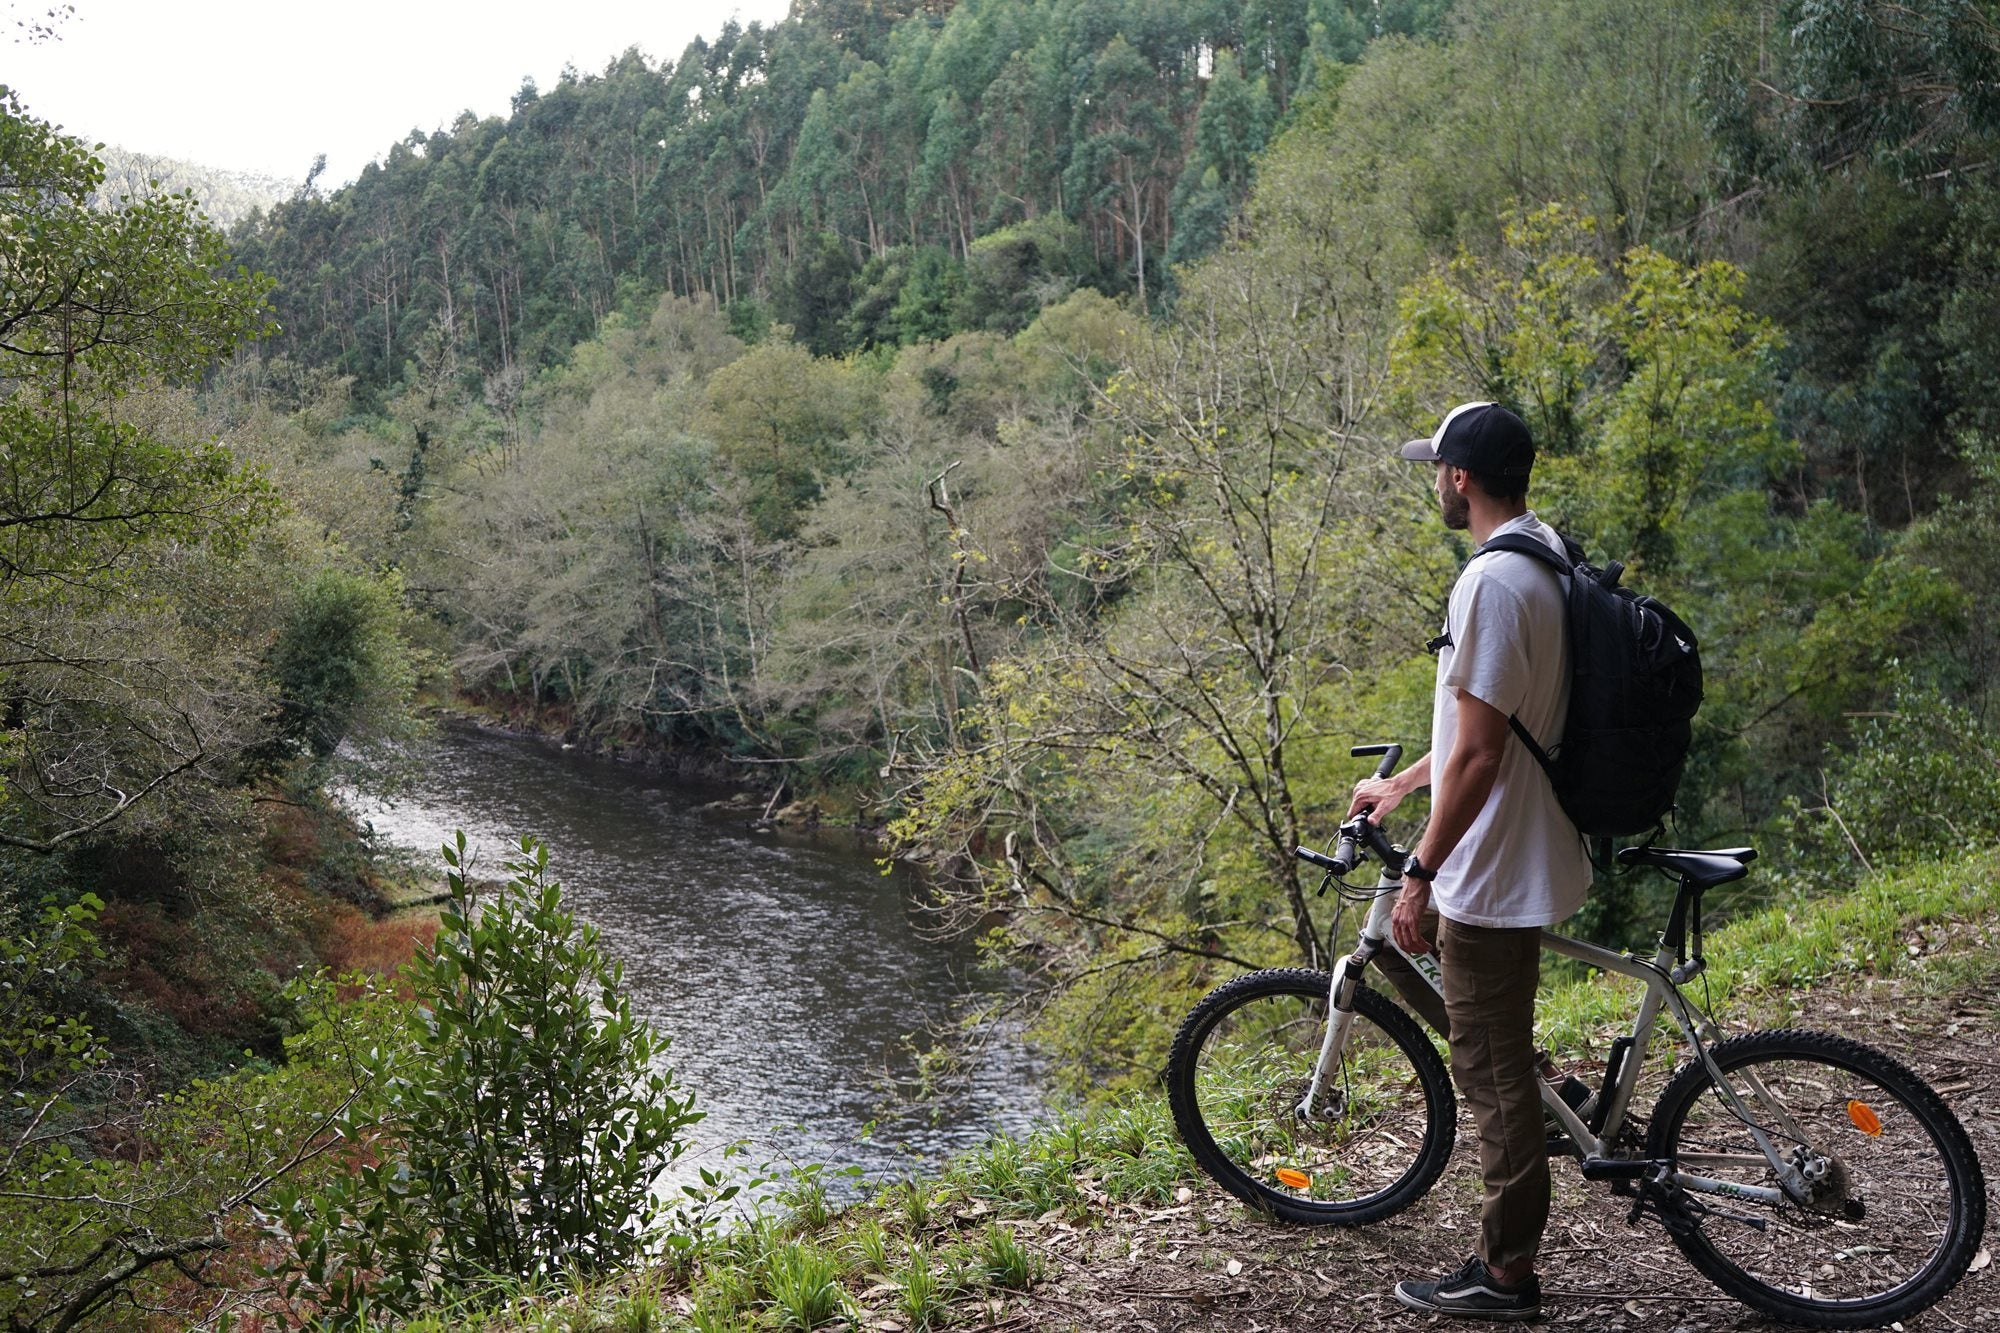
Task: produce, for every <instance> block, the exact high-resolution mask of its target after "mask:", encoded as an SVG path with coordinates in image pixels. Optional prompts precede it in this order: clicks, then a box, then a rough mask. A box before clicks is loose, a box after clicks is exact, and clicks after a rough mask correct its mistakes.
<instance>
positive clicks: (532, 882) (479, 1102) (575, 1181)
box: [281, 834, 700, 1327]
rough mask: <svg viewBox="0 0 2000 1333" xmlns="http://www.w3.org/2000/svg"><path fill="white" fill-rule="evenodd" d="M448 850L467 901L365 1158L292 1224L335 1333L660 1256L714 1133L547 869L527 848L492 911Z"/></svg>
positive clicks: (543, 855) (387, 1079) (414, 972)
mask: <svg viewBox="0 0 2000 1333" xmlns="http://www.w3.org/2000/svg"><path fill="white" fill-rule="evenodd" d="M464 847H465V840H464V836H463V835H462V834H461V835H460V837H459V839H458V845H457V848H456V850H454V849H452V848H449V847H448V848H446V849H445V859H446V861H447V863H448V864H449V865H450V867H451V873H450V875H449V883H450V889H451V903H450V906H449V907H448V908H447V909H446V911H445V913H444V916H443V921H442V926H441V929H440V930H439V933H438V937H437V942H436V944H435V945H434V946H433V947H432V948H431V950H430V951H429V952H428V953H426V954H424V955H422V956H421V957H420V958H419V959H418V960H417V961H416V962H415V963H414V964H412V966H411V968H410V970H409V972H408V974H407V976H408V981H409V984H410V986H411V988H412V989H413V991H414V997H415V1000H416V1007H415V1021H413V1022H412V1023H411V1024H410V1025H409V1026H408V1029H407V1031H406V1033H405V1034H404V1039H403V1041H402V1042H401V1043H400V1044H397V1043H384V1044H382V1045H381V1046H378V1047H377V1048H375V1049H374V1050H371V1051H369V1052H368V1053H366V1054H365V1055H364V1056H363V1058H362V1074H363V1079H362V1082H363V1086H365V1087H368V1088H370V1089H371V1090H372V1101H371V1105H370V1106H368V1107H367V1108H366V1109H365V1111H364V1112H362V1113H358V1114H355V1115H352V1116H350V1117H349V1120H348V1123H347V1124H346V1125H345V1126H344V1129H345V1131H346V1132H347V1134H348V1135H349V1136H350V1137H351V1138H353V1139H355V1140H356V1141H357V1142H358V1143H362V1144H365V1145H367V1147H368V1149H369V1154H370V1156H372V1157H373V1158H374V1159H375V1160H372V1161H363V1162H362V1163H361V1164H360V1165H359V1167H358V1169H357V1170H356V1171H354V1172H353V1173H352V1174H350V1175H346V1176H343V1177H341V1178H339V1179H338V1180H336V1181H334V1182H333V1183H332V1184H331V1185H329V1186H328V1187H326V1188H325V1189H323V1190H321V1191H320V1192H318V1193H317V1194H316V1195H303V1194H296V1193H295V1194H292V1195H290V1196H288V1197H287V1198H286V1199H285V1200H284V1201H283V1202H282V1205H281V1215H282V1217H283V1219H284V1221H285V1223H286V1224H287V1226H288V1228H289V1230H290V1233H291V1234H292V1236H293V1237H294V1239H295V1244H296V1249H297V1255H296V1260H295V1263H294V1264H293V1267H292V1284H291V1285H292V1289H293V1290H295V1291H305V1292H307V1293H309V1294H311V1295H314V1296H316V1297H317V1298H318V1299H320V1300H322V1301H323V1302H324V1303H325V1305H326V1307H327V1309H328V1311H329V1313H330V1315H331V1322H332V1323H333V1324H334V1325H335V1326H336V1327H342V1326H345V1327H353V1326H355V1324H356V1321H357V1320H359V1319H360V1318H362V1317H363V1311H364V1310H368V1309H373V1310H375V1311H378V1312H397V1313H413V1312H415V1311H416V1310H417V1309H418V1308H419V1307H421V1306H422V1305H423V1304H424V1303H425V1302H427V1301H428V1300H431V1299H433V1298H435V1297H438V1296H441V1295H443V1294H444V1293H446V1292H449V1291H452V1290H453V1289H455V1288H461V1287H463V1286H465V1285H467V1284H468V1283H470V1282H471V1281H473V1280H474V1279H476V1278H479V1277H482V1276H503V1277H531V1276H537V1275H546V1274H555V1273H576V1274H589V1273H594V1272H602V1271H605V1270H607V1269H610V1268H613V1267H615V1266H617V1265H620V1264H625V1263H629V1262H631V1261H633V1260H635V1259H637V1258H638V1257H639V1256H640V1255H642V1254H643V1253H645V1252H646V1250H647V1247H648V1245H649V1244H650V1242H651V1241H652V1240H653V1238H654V1237H655V1235H656V1233H657V1231H658V1228H659V1225H660V1220H659V1208H658V1205H657V1203H656V1200H655V1196H654V1194H653V1187H654V1184H655V1182H656V1181H657V1180H658V1178H659V1175H660V1172H661V1171H662V1169H663V1168H664V1167H665V1166H666V1165H667V1164H668V1163H670V1162H671V1161H673V1159H674V1158H675V1157H677V1156H678V1155H679V1154H680V1152H681V1151H682V1149H683V1148H684V1146H685V1145H684V1143H683V1142H682V1139H681V1135H682V1131H683V1130H685V1129H686V1128H687V1127H688V1126H689V1125H691V1124H693V1123H694V1122H695V1121H696V1120H698V1119H699V1118H700V1117H699V1115H698V1114H697V1113H696V1112H695V1111H694V1110H693V1104H692V1101H691V1100H690V1099H688V1098H685V1097H682V1096H680V1095H678V1093H677V1090H676V1088H675V1085H674V1082H673V1078H672V1076H671V1074H668V1073H664V1072H662V1071H661V1070H659V1069H658V1068H656V1067H655V1065H654V1057H655V1055H656V1054H658V1053H659V1052H660V1051H662V1050H663V1049H664V1046H665V1042H664V1039H663V1038H661V1037H659V1036H658V1035H657V1034H656V1033H654V1032H653V1030H652V1029H651V1028H650V1027H648V1026H647V1025H646V1024H645V1023H643V1022H640V1021H638V1020H635V1019H634V1018H633V1016H632V1012H631V1006H630V1004H629V1002H628V1001H627V1000H626V998H625V996H624V995H623V994H622V993H621V992H620V990H619V984H620V980H621V974H622V969H621V968H620V967H619V966H618V965H617V964H615V963H613V962H611V961H610V960H609V959H608V958H606V957H605V955H604V953H603V951H602V949H601V948H600V947H599V945H598V940H597V933H596V931H594V930H593V929H591V928H590V927H589V926H579V925H578V924H577V922H576V921H575V919H574V917H572V916H571V915H570V914H569V913H568V912H566V911H564V910H563V906H562V892H561V889H560V887H559V886H558V885H557V884H556V883H555V882H553V881H551V880H550V879H549V878H548V852H547V849H546V848H545V847H543V846H541V845H540V844H538V843H536V842H534V841H532V840H529V839H523V841H522V843H521V851H520V856H519V859H517V860H515V861H512V862H510V863H509V864H508V866H507V869H508V871H509V873H510V875H511V876H512V878H511V879H510V881H509V882H508V883H507V884H506V885H505V886H504V887H503V888H502V889H500V891H499V892H497V893H495V894H493V895H492V896H490V897H487V898H485V899H484V900H481V901H475V896H474V893H473V891H472V889H471V887H470V886H469V884H468V882H467V880H466V878H465V876H464V874H463V873H462V857H463V853H464Z"/></svg>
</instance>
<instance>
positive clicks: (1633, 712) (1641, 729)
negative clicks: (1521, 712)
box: [1479, 533, 1701, 838]
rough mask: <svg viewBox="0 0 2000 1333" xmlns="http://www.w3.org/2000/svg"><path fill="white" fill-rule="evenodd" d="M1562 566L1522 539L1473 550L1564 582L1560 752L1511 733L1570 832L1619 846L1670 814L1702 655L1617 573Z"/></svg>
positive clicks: (1520, 729) (1678, 622) (1662, 609)
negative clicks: (1566, 678)
mask: <svg viewBox="0 0 2000 1333" xmlns="http://www.w3.org/2000/svg"><path fill="white" fill-rule="evenodd" d="M1563 545H1564V546H1565V547H1566V548H1567V550H1568V553H1569V558H1568V559H1565V558H1564V557H1563V556H1560V555H1558V554H1556V553H1555V552H1554V551H1552V550H1550V549H1549V547H1548V546H1547V545H1546V544H1544V543H1543V542H1540V541H1538V540H1536V539H1535V538H1533V537H1530V536H1528V535H1526V534H1525V533H1507V534H1505V535H1503V536H1499V537H1495V538H1494V539H1493V540H1491V541H1489V542H1487V543H1486V544H1485V545H1484V546H1482V547H1480V548H1479V550H1480V552H1481V553H1484V552H1487V551H1513V552H1516V553H1518V554H1521V555H1526V556H1533V557H1534V558H1535V559H1537V560H1540V561H1541V562H1543V563H1544V564H1546V565H1548V566H1549V567H1550V568H1552V569H1554V570H1556V571H1557V572H1558V573H1560V574H1563V575H1565V576H1567V578H1568V579H1569V586H1568V590H1567V595H1566V601H1567V603H1568V612H1567V620H1568V634H1569V661H1570V668H1569V670H1570V682H1569V712H1568V714H1567V715H1566V717H1567V720H1566V723H1565V725H1564V727H1563V739H1562V744H1560V745H1558V746H1557V747H1556V748H1555V750H1554V752H1553V753H1551V752H1550V751H1547V750H1544V749H1543V748H1542V747H1541V746H1540V745H1539V744H1537V743H1536V741H1535V738H1534V737H1533V736H1530V735H1529V734H1528V729H1527V728H1526V727H1524V726H1522V725H1521V720H1520V719H1519V718H1518V717H1510V718H1508V719H1507V722H1508V725H1509V726H1511V727H1513V729H1514V734H1515V735H1516V736H1519V737H1520V738H1521V741H1522V743H1523V744H1524V745H1526V746H1527V747H1528V751H1529V753H1531V754H1533V755H1534V756H1535V761H1536V762H1537V763H1539V764H1540V765H1541V766H1542V770H1543V771H1544V772H1546V773H1547V774H1548V775H1549V781H1550V782H1551V783H1552V784H1554V786H1555V791H1556V800H1557V801H1559V802H1560V803H1561V804H1562V808H1563V813H1564V814H1566V815H1568V816H1569V817H1570V820H1571V822H1573V823H1574V824H1575V825H1576V827H1577V831H1578V832H1580V833H1582V834H1583V835H1584V836H1586V837H1590V838H1624V837H1631V836H1633V835H1635V834H1640V833H1646V832H1650V831H1651V830H1653V829H1655V828H1657V827H1658V826H1659V825H1660V822H1661V821H1662V820H1663V819H1665V818H1666V814H1667V812H1668V811H1669V810H1671V809H1673V805H1674V792H1675V790H1676V789H1678V788H1679V786H1680V782H1681V770H1682V769H1683V768H1684V767H1686V765H1687V755H1688V745H1689V743H1690V741H1691V740H1692V738H1693V728H1692V726H1691V725H1690V724H1691V722H1692V720H1693V718H1694V714H1695V710H1696V709H1697V708H1699V707H1700V706H1701V653H1700V650H1699V646H1698V645H1697V644H1696V642H1695V637H1694V631H1693V630H1691V629H1689V628H1688V627H1687V623H1686V622H1685V621H1683V620H1682V619H1681V618H1680V617H1679V616H1677V615H1675V614H1674V613H1673V612H1672V611H1671V610H1669V609H1668V608H1667V607H1666V606H1664V605H1663V604H1661V603H1660V602H1657V601H1655V600H1653V599H1652V598H1651V597H1642V596H1640V595H1639V594H1637V593H1635V592H1633V591H1632V590H1631V589H1629V588H1621V587H1619V586H1618V576H1619V575H1620V574H1622V573H1623V572H1624V570H1625V567H1624V566H1623V565H1621V564H1619V563H1618V562H1617V561H1616V560H1614V561H1612V562H1611V563H1610V564H1609V565H1607V566H1606V567H1605V568H1603V569H1601V570H1600V569H1598V568H1596V567H1595V566H1593V565H1590V564H1587V563H1585V561H1584V558H1583V550H1582V548H1581V547H1579V546H1577V545H1576V543H1574V542H1572V541H1571V540H1570V539H1569V538H1567V537H1564V538H1563Z"/></svg>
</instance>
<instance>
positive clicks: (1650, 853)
mask: <svg viewBox="0 0 2000 1333" xmlns="http://www.w3.org/2000/svg"><path fill="white" fill-rule="evenodd" d="M1756 859H1757V849H1756V848H1755V847H1716V848H1702V849H1691V848H1680V847H1621V848H1619V849H1618V863H1619V864H1620V865H1627V866H1657V867H1659V868H1660V869H1661V870H1664V871H1666V872H1667V873H1668V874H1670V875H1673V876H1675V877H1677V878H1679V879H1683V880H1686V881H1687V882H1688V883H1689V884H1690V885H1692V886H1693V887H1695V888H1698V889H1706V888H1711V887H1713V886H1714V885H1717V884H1727V883H1728V882H1729V881H1730V880H1732V879H1742V878H1743V877H1744V876H1745V875H1747V874H1749V873H1750V862H1752V861H1754V860H1756Z"/></svg>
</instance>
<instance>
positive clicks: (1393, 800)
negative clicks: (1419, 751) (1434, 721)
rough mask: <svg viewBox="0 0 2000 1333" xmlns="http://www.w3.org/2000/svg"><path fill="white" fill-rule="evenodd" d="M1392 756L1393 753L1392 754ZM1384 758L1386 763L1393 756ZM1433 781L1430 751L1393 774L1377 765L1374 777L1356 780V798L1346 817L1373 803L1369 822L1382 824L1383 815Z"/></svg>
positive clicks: (1350, 817)
mask: <svg viewBox="0 0 2000 1333" xmlns="http://www.w3.org/2000/svg"><path fill="white" fill-rule="evenodd" d="M1357 753H1359V751H1357ZM1393 757H1394V756H1390V758H1393ZM1382 762H1383V764H1384V765H1385V766H1386V765H1387V764H1388V763H1389V762H1390V759H1389V758H1385V759H1384V760H1383V761H1382ZM1430 785H1431V757H1430V756H1429V755H1425V756H1424V757H1423V758H1421V759H1419V760H1417V762H1415V763H1414V764H1411V765H1410V766H1409V767H1408V768H1406V769H1404V770H1403V771H1402V772H1400V773H1398V774H1396V775H1395V776H1394V777H1390V776H1389V775H1388V774H1387V773H1385V772H1383V771H1382V769H1379V768H1378V769H1377V770H1376V771H1375V775H1374V776H1373V777H1366V778H1363V779H1361V781H1359V782H1357V783H1355V784H1354V799H1353V800H1351V801H1349V802H1348V803H1347V817H1348V818H1349V819H1352V818H1354V816H1356V815H1358V814H1360V813H1361V811H1362V809H1363V807H1372V808H1371V809H1369V811H1368V822H1369V823H1371V824H1380V823H1381V822H1382V819H1383V816H1385V815H1387V814H1388V813H1389V812H1390V811H1391V810H1394V809H1395V808H1396V807H1397V806H1399V805H1401V804H1402V803H1403V798H1404V797H1405V796H1408V795H1409V794H1410V793H1411V792H1414V791H1421V790H1423V789H1424V788H1425V787H1428V786H1430Z"/></svg>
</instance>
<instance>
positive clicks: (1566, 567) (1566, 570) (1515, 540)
mask: <svg viewBox="0 0 2000 1333" xmlns="http://www.w3.org/2000/svg"><path fill="white" fill-rule="evenodd" d="M1563 543H1564V545H1565V546H1567V545H1568V544H1569V539H1568V538H1567V537H1565V538H1563ZM1488 551H1512V552H1514V554H1516V555H1531V556H1533V557H1534V558H1535V559H1537V560H1539V561H1541V562H1542V563H1543V564H1545V565H1547V566H1549V567H1550V568H1551V569H1553V570H1555V571H1556V572H1557V573H1559V574H1572V573H1574V572H1575V571H1576V565H1577V561H1576V560H1574V559H1571V558H1569V557H1568V556H1566V555H1558V554H1557V553H1556V552H1554V551H1552V550H1550V549H1549V547H1548V543H1546V542H1543V541H1539V540H1537V539H1536V538H1534V537H1530V536H1529V535H1528V534H1527V533H1525V532H1505V533H1502V534H1500V535H1499V536H1498V537H1495V538H1493V539H1492V540H1491V541H1488V542H1487V543H1486V544H1485V545H1483V546H1481V547H1480V548H1479V550H1478V552H1477V554H1479V555H1484V554H1486V552H1488Z"/></svg>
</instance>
